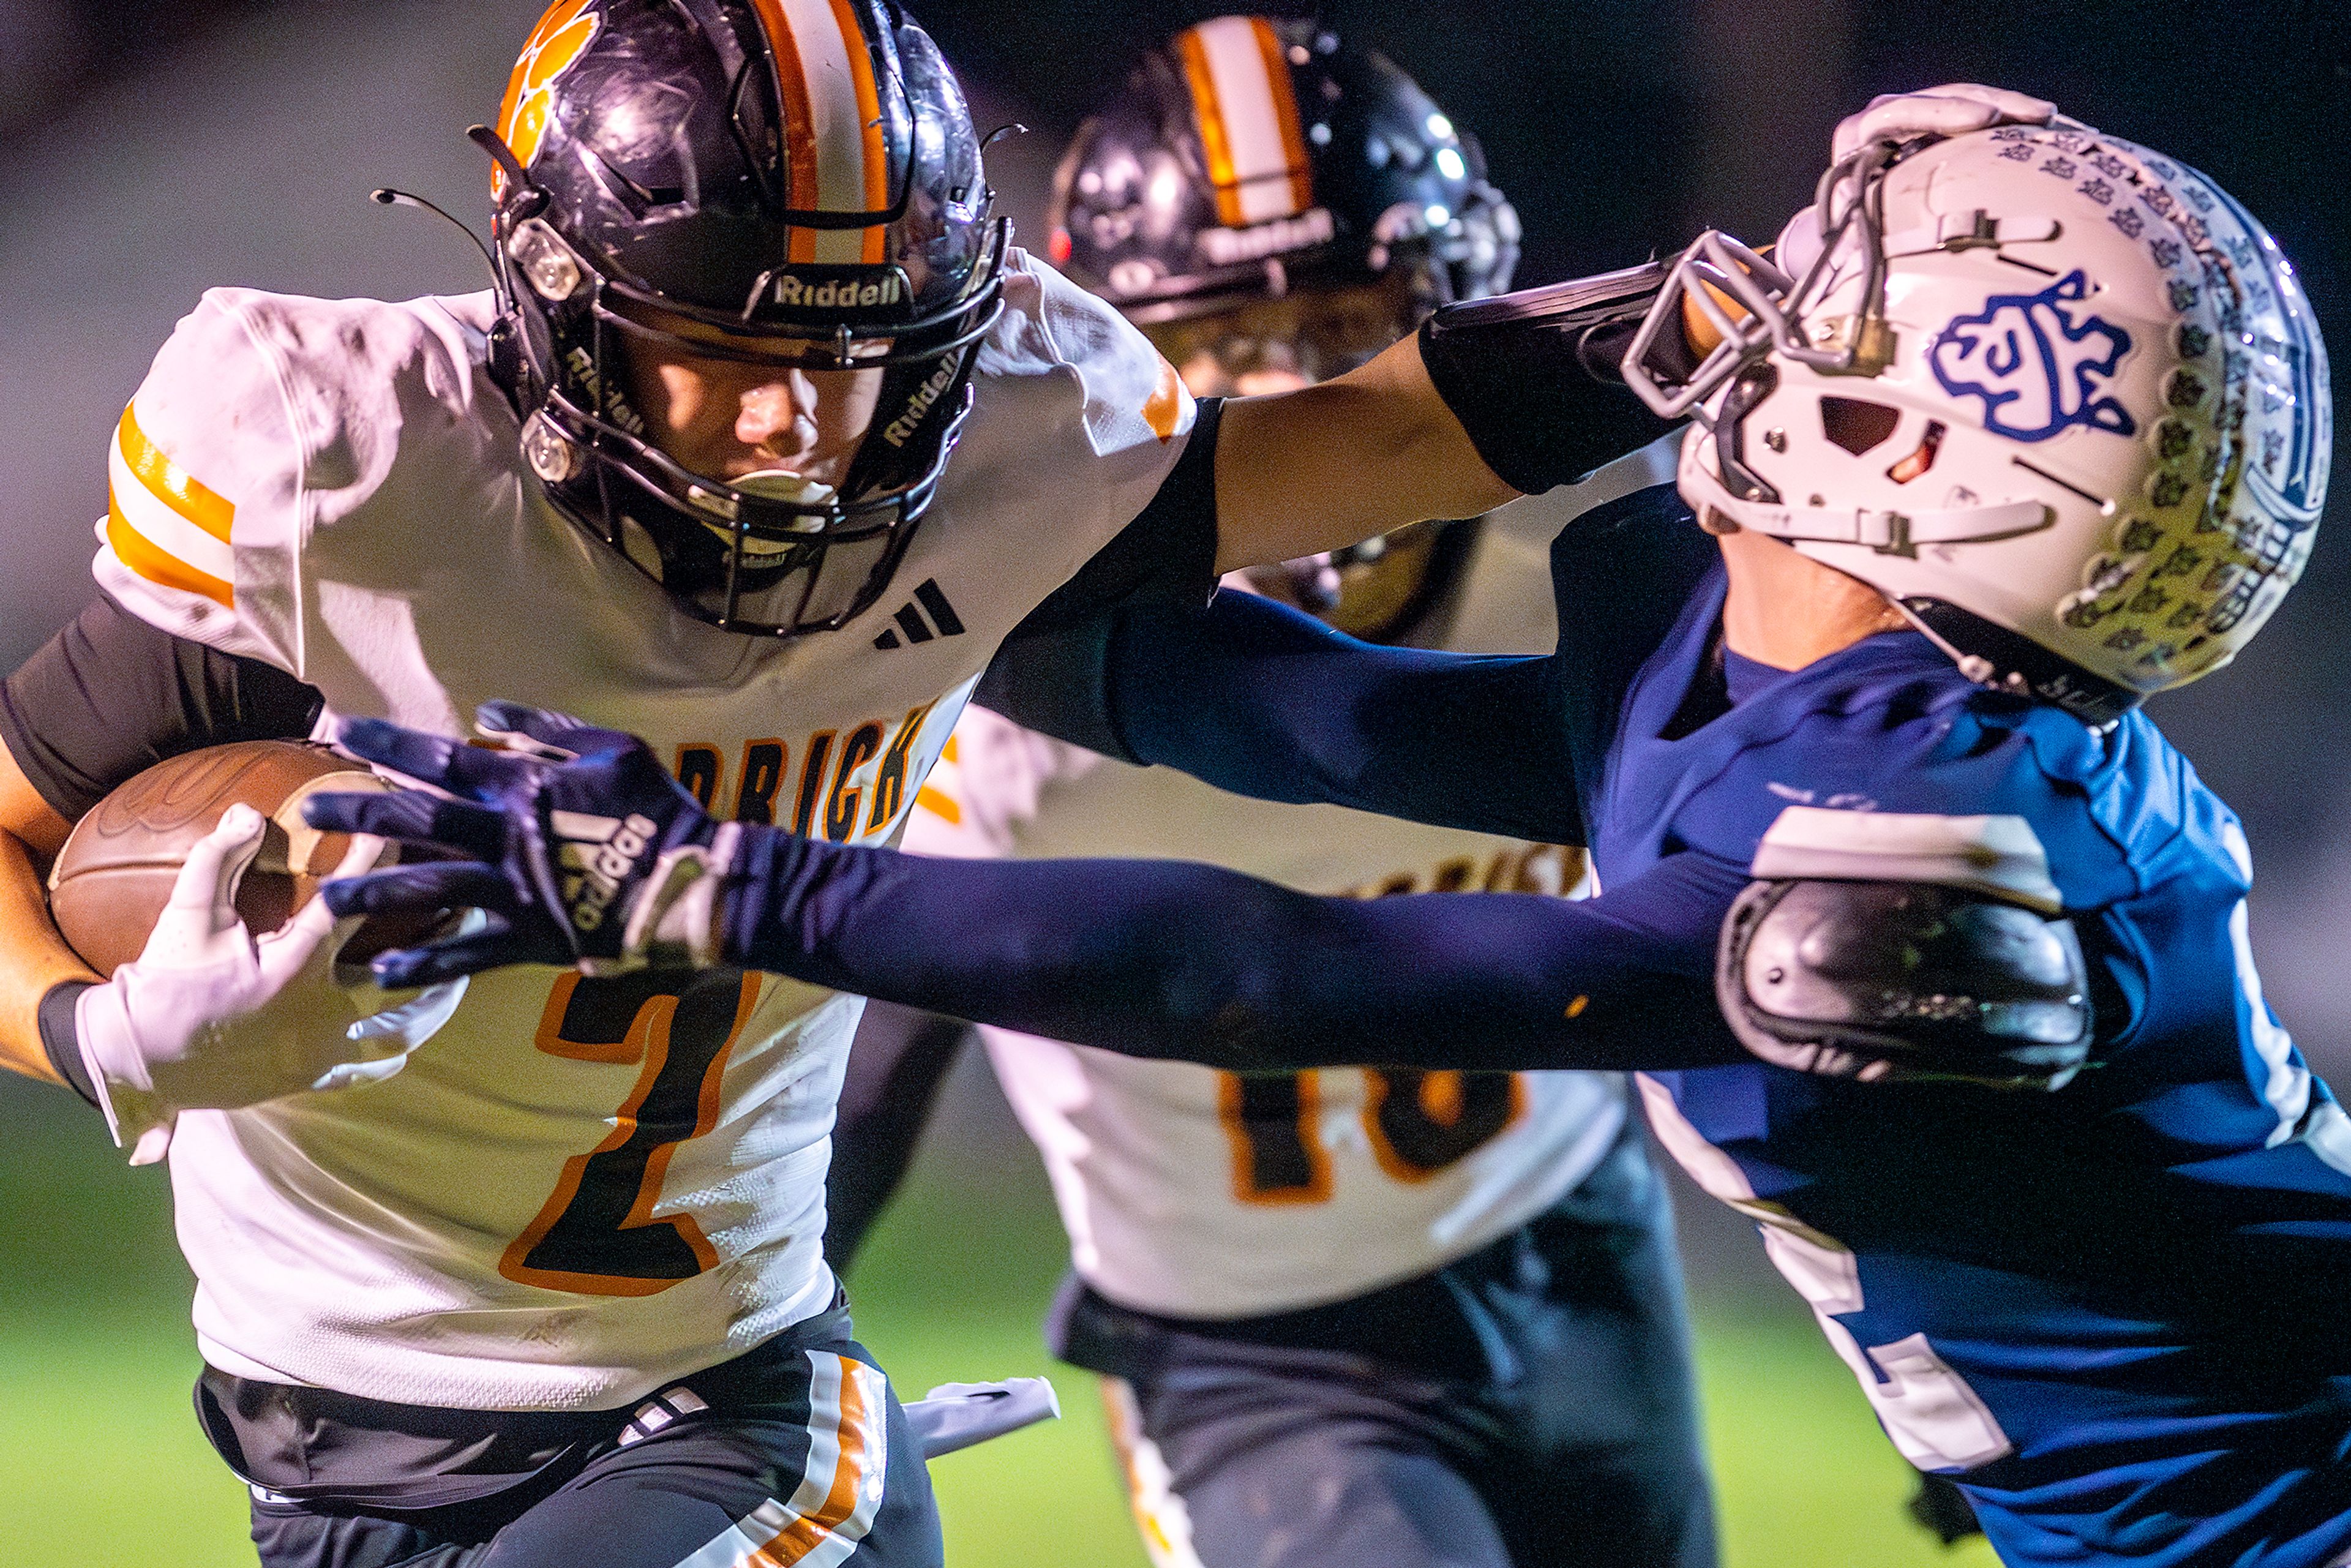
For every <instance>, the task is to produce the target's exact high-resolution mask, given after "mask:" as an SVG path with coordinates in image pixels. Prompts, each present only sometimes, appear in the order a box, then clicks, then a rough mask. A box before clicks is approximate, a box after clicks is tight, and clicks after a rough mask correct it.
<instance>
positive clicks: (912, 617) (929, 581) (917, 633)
mask: <svg viewBox="0 0 2351 1568" xmlns="http://www.w3.org/2000/svg"><path fill="white" fill-rule="evenodd" d="M925 610H927V611H929V612H931V618H930V619H929V620H928V621H925V620H924V619H923V612H924V611H925ZM891 619H893V620H894V621H896V622H898V632H904V633H905V634H906V637H905V640H906V641H907V642H909V643H927V642H929V641H930V640H931V639H932V638H934V637H960V636H962V635H963V622H962V620H961V619H960V618H959V617H957V616H956V612H955V606H954V605H952V604H949V603H948V602H947V596H946V594H944V593H941V592H940V591H939V581H938V579H936V578H935V577H926V578H925V579H923V585H922V586H921V587H920V588H917V589H915V590H914V601H910V602H908V603H905V604H902V605H900V606H899V607H898V613H897V614H896V615H894V616H893V617H891ZM934 628H935V629H934ZM898 632H889V631H885V632H883V633H882V635H880V636H879V637H876V638H874V639H873V645H874V646H875V647H877V648H883V649H889V648H895V647H897V646H898V645H899V639H898Z"/></svg>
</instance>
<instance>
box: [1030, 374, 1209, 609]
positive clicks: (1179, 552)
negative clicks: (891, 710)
mask: <svg viewBox="0 0 2351 1568" xmlns="http://www.w3.org/2000/svg"><path fill="white" fill-rule="evenodd" d="M1224 412H1225V405H1224V400H1223V399H1221V398H1202V399H1201V400H1200V402H1199V403H1198V405H1197V409H1196V413H1195V414H1194V417H1193V423H1192V434H1191V435H1190V436H1189V437H1188V438H1187V439H1186V442H1185V444H1184V451H1183V454H1182V455H1180V456H1178V457H1177V458H1176V459H1175V467H1173V468H1171V469H1169V470H1168V471H1167V477H1166V478H1165V479H1163V480H1161V481H1160V482H1159V488H1158V490H1157V492H1156V493H1155V494H1154V495H1153V496H1152V497H1151V504H1150V505H1149V506H1146V507H1144V508H1143V510H1142V511H1141V512H1139V513H1137V514H1136V515H1135V518H1134V521H1133V522H1131V523H1129V524H1127V525H1126V527H1125V528H1122V529H1120V530H1119V532H1118V536H1117V537H1116V538H1113V539H1112V540H1111V541H1110V543H1108V544H1106V545H1104V546H1102V549H1100V550H1098V551H1097V552H1095V554H1094V557H1093V559H1092V560H1089V561H1087V562H1086V564H1085V565H1083V566H1081V567H1080V568H1079V569H1078V574H1077V575H1076V576H1075V577H1072V578H1071V579H1070V580H1069V581H1067V582H1065V583H1063V584H1061V587H1060V588H1058V589H1056V590H1054V591H1053V593H1052V596H1051V597H1050V598H1049V599H1047V600H1046V601H1045V602H1044V603H1042V604H1040V605H1039V606H1038V607H1037V608H1036V609H1034V610H1032V611H1030V612H1029V617H1028V619H1027V620H1025V621H1023V622H1020V624H1019V625H1018V626H1016V627H1014V628H1013V629H1012V635H1011V637H1010V638H1008V639H1007V641H1008V642H1009V641H1013V640H1015V639H1019V638H1022V637H1028V636H1034V635H1037V634H1039V633H1041V632H1053V631H1058V630H1060V629H1061V628H1064V627H1070V626H1077V625H1081V624H1083V623H1084V622H1089V621H1092V620H1093V619H1094V618H1095V617H1096V616H1098V615H1100V614H1101V613H1102V612H1103V611H1105V610H1108V609H1110V608H1111V607H1113V605H1120V604H1134V603H1177V604H1205V603H1207V600H1208V595H1209V594H1211V593H1213V592H1215V591H1216V588H1217V426H1218V425H1219V424H1220V423H1222V422H1223V419H1224Z"/></svg>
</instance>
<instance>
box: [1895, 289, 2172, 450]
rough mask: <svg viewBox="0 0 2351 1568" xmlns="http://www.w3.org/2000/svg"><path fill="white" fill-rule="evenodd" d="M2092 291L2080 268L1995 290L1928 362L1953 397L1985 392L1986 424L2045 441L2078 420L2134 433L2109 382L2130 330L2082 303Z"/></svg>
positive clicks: (1943, 336) (1947, 334)
mask: <svg viewBox="0 0 2351 1568" xmlns="http://www.w3.org/2000/svg"><path fill="white" fill-rule="evenodd" d="M2088 292H2089V285H2088V282H2087V281H2086V280H2085V278H2084V277H2083V276H2082V274H2081V273H2080V272H2078V271H2076V272H2070V273H2068V274H2066V275H2065V276H2064V277H2062V278H2059V279H2058V280H2057V281H2056V282H2054V283H2053V284H2051V285H2050V286H2049V287H2046V288H2044V289H2043V290H2042V291H2041V292H2040V293H2038V294H1995V295H1993V296H1992V297H1991V298H1989V299H1987V300H1985V301H1984V308H1983V309H1982V311H1981V312H1980V313H1979V314H1977V315H1974V316H1959V317H1956V318H1954V319H1952V321H1951V322H1950V324H1949V326H1947V327H1945V328H1944V329H1942V331H1941V332H1940V333H1938V335H1937V336H1936V339H1935V341H1934V343H1933V344H1932V345H1931V346H1930V347H1929V348H1928V350H1927V363H1928V365H1929V366H1930V367H1932V368H1933V370H1934V372H1935V379H1936V380H1937V381H1938V382H1942V383H1943V390H1944V391H1946V392H1949V393H1950V394H1951V395H1952V396H1953V397H1976V398H1981V399H1982V400H1983V405H1984V420H1983V422H1984V428H1985V429H1987V430H1991V431H1997V432H1998V433H1999V434H2002V435H2011V436H2014V437H2015V438H2016V439H2017V440H2019V441H2046V440H2048V439H2049V438H2050V437H2051V436H2053V435H2054V434H2057V433H2058V432H2059V431H2061V430H2064V429H2065V428H2067V427H2068V426H2070V425H2076V424H2086V425H2088V426H2090V427H2091V428H2092V429H2094V430H2109V431H2112V432H2114V434H2116V435H2135V434H2137V432H2138V424H2137V422H2136V421H2134V420H2133V419H2132V418H2131V416H2130V412H2129V411H2128V410H2127V409H2126V408H2124V407H2123V405H2122V404H2121V403H2120V402H2117V401H2116V399H2115V398H2114V397H2113V396H2112V395H2111V394H2110V393H2109V392H2107V391H2106V383H2107V382H2109V381H2110V380H2111V379H2112V378H2113V376H2114V373H2115V368H2116V366H2117V365H2120V364H2121V363H2122V361H2123V356H2124V355H2126V354H2127V353H2129V352H2130V347H2131V340H2130V334H2129V333H2128V332H2126V331H2124V330H2123V329H2121V328H2120V327H2117V326H2116V325H2115V324H2114V323H2112V322H2111V321H2105V320H2101V319H2099V318H2097V317H2095V316H2093V315H2091V314H2090V313H2089V312H2088V311H2086V310H2085V309H2083V308H2082V307H2081V304H2080V300H2081V298H2082V297H2083V296H2084V295H2085V294H2087V293H2088Z"/></svg>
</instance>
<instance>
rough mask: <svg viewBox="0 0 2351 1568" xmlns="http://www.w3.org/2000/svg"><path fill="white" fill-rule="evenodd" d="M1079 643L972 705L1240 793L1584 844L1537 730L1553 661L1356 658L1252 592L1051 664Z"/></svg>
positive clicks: (1559, 770)
mask: <svg viewBox="0 0 2351 1568" xmlns="http://www.w3.org/2000/svg"><path fill="white" fill-rule="evenodd" d="M1081 630H1082V629H1081ZM1075 635H1076V634H1075V633H1073V634H1072V636H1071V639H1069V640H1068V641H1065V643H1064V644H1063V645H1062V653H1057V655H1056V657H1055V659H1054V660H1053V662H1052V663H1051V664H1050V667H1033V666H1031V667H1027V668H1025V669H1024V668H1023V661H1024V660H1025V659H1026V658H1027V657H1028V655H1027V654H1026V653H1024V652H1023V651H1021V650H1018V649H1011V650H1008V654H1009V658H1007V657H1004V656H999V658H998V665H997V667H996V668H995V669H992V670H991V671H990V672H989V680H988V684H987V685H983V687H982V688H981V691H980V694H979V695H980V698H981V700H983V701H984V702H986V703H987V706H990V707H993V708H995V709H996V710H997V711H998V712H999V713H1002V714H1004V715H1005V716H1007V717H1008V718H1010V719H1012V720H1014V721H1015V722H1016V723H1019V724H1023V725H1026V726H1028V727H1030V728H1032V729H1041V730H1043V731H1044V732H1045V733H1047V734H1049V735H1053V736H1056V737H1059V738H1061V739H1063V740H1069V741H1072V742H1074V743H1076V744H1078V745H1081V746H1088V747H1092V748H1093V749H1095V750H1101V751H1108V752H1109V753H1110V754H1111V755H1113V756H1115V757H1120V758H1124V759H1125V760H1127V761H1130V762H1144V763H1165V764H1167V765H1168V766H1170V767H1173V768H1177V769H1179V770H1180V771H1183V772H1186V773H1189V774H1191V775H1192V776H1193V777H1194V778H1196V779H1203V780H1205V781H1207V782H1208V783H1210V784H1214V785H1216V786H1217V788H1218V789H1228V790H1230V791H1232V792H1233V793H1234V794H1237V795H1248V796H1252V797H1254V798H1256V799H1258V800H1286V801H1290V802H1294V803H1315V802H1327V803H1329V804H1332V805H1340V806H1352V807H1354V808H1356V809H1357V810H1366V811H1375V812H1378V813H1380V814H1381V815H1383V816H1391V817H1405V818H1409V819H1411V820H1413V821H1422V822H1429V823H1433V824H1435V825H1437V826H1439V827H1448V828H1463V829H1467V830H1468V831H1474V832H1489V833H1499V834H1503V835H1505V836H1508V837H1512V838H1520V839H1531V840H1535V841H1541V842H1544V843H1562V844H1580V843H1582V842H1583V841H1584V831H1583V820H1582V816H1581V813H1580V811H1579V810H1578V808H1577V804H1576V799H1575V792H1574V788H1573V777H1574V775H1573V768H1571V766H1570V764H1569V758H1568V757H1567V754H1566V750H1565V747H1564V745H1563V743H1562V739H1561V738H1560V737H1562V735H1563V733H1564V732H1563V731H1562V729H1561V728H1560V727H1558V726H1557V725H1555V724H1552V723H1549V722H1546V716H1547V715H1548V713H1549V711H1550V704H1551V701H1552V698H1551V695H1550V689H1549V679H1550V674H1551V661H1550V660H1548V659H1543V658H1530V657H1497V656H1485V655H1473V654H1465V653H1436V652H1430V651H1428V650H1426V649H1419V648H1391V647H1386V646H1384V645H1380V644H1376V643H1362V642H1358V641H1356V640H1355V639H1354V638H1353V637H1349V636H1346V635H1344V634H1343V633H1341V632H1334V631H1332V630H1331V629H1330V628H1329V627H1327V626H1325V625H1323V624H1322V622H1319V621H1317V620H1315V619H1314V618H1313V617H1311V616H1310V615H1305V614H1302V613H1301V612H1298V611H1295V610H1291V609H1290V608H1288V607H1287V606H1284V605H1280V604H1276V603H1274V602H1272V601H1270V600H1266V599H1261V598H1259V597H1258V596H1257V595H1255V594H1249V593H1219V594H1218V595H1217V597H1216V598H1215V600H1214V601H1211V602H1210V603H1209V604H1208V605H1207V607H1206V608H1198V607H1194V606H1190V605H1179V604H1160V605H1147V606H1135V607H1132V608H1129V609H1125V610H1122V611H1120V612H1117V613H1116V614H1115V615H1113V616H1111V617H1107V618H1104V619H1102V620H1101V621H1099V622H1096V627H1095V630H1094V632H1093V633H1092V636H1093V639H1094V640H1093V641H1092V643H1091V644H1090V645H1089V647H1088V648H1087V650H1086V653H1085V654H1084V655H1083V658H1084V660H1085V661H1089V662H1091V664H1092V667H1091V668H1084V667H1081V664H1079V663H1077V662H1072V661H1071V660H1070V659H1069V658H1067V657H1064V656H1062V655H1063V654H1065V653H1066V652H1067V650H1068V647H1069V646H1070V643H1072V642H1074V639H1075ZM1105 742H1106V744H1105Z"/></svg>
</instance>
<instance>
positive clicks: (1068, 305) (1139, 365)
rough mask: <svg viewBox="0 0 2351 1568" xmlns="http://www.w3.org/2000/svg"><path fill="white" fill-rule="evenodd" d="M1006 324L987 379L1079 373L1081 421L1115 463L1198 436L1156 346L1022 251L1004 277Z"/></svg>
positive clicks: (985, 361)
mask: <svg viewBox="0 0 2351 1568" xmlns="http://www.w3.org/2000/svg"><path fill="white" fill-rule="evenodd" d="M1004 303H1005V310H1004V319H1003V321H1002V322H1001V323H999V324H998V328H997V329H996V330H995V331H994V332H992V333H990V334H989V335H988V338H987V341H986V342H985V343H983V344H982V345H981V347H980V352H979V362H978V365H977V373H978V374H980V375H982V376H1034V375H1049V374H1051V373H1052V372H1054V371H1064V370H1066V371H1074V372H1076V374H1077V377H1078V380H1079V382H1081V384H1082V385H1083V387H1084V388H1085V404H1084V411H1083V414H1082V418H1083V419H1084V422H1085V428H1086V435H1087V439H1088V441H1089V442H1090V444H1092V447H1093V449H1094V451H1095V452H1096V453H1097V454H1098V455H1103V456H1108V455H1111V454H1113V453H1116V452H1123V451H1126V450H1128V449H1130V448H1134V447H1160V446H1165V445H1166V444H1168V443H1169V442H1170V441H1171V440H1173V439H1174V438H1175V437H1176V436H1178V435H1181V434H1185V433H1186V432H1188V431H1189V430H1190V429H1191V428H1192V418H1193V402H1192V394H1191V393H1190V392H1186V391H1185V390H1184V382H1183V381H1182V379H1181V378H1179V377H1178V376H1177V375H1176V374H1175V367H1174V366H1173V365H1170V364H1169V363H1168V362H1167V361H1165V360H1164V359H1162V358H1161V357H1160V355H1159V351H1158V350H1156V349H1155V348H1153V347H1152V346H1151V340H1150V339H1148V338H1145V337H1144V335H1143V333H1142V331H1141V330H1140V329H1138V328H1136V327H1135V325H1134V323H1133V322H1131V321H1129V320H1128V319H1126V318H1125V317H1123V316H1122V315H1120V314H1119V313H1118V312H1117V311H1116V310H1114V309H1113V308H1111V307H1110V305H1109V304H1107V303H1106V302H1104V301H1102V300H1101V299H1097V298H1094V297H1093V296H1092V295H1091V294H1089V293H1087V292H1086V291H1085V290H1084V289H1082V288H1080V287H1078V286H1077V285H1076V284H1074V283H1071V281H1070V280H1069V279H1068V278H1066V277H1062V276H1061V274H1060V273H1059V272H1056V271H1055V270H1054V269H1053V268H1052V267H1049V266H1047V265H1046V264H1045V263H1044V262H1041V261H1040V260H1038V259H1037V258H1036V257H1035V256H1030V255H1029V253H1028V252H1026V251H1023V250H1017V249H1016V250H1014V251H1012V252H1011V253H1010V255H1009V256H1008V259H1007V262H1006V265H1005V272H1004Z"/></svg>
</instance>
